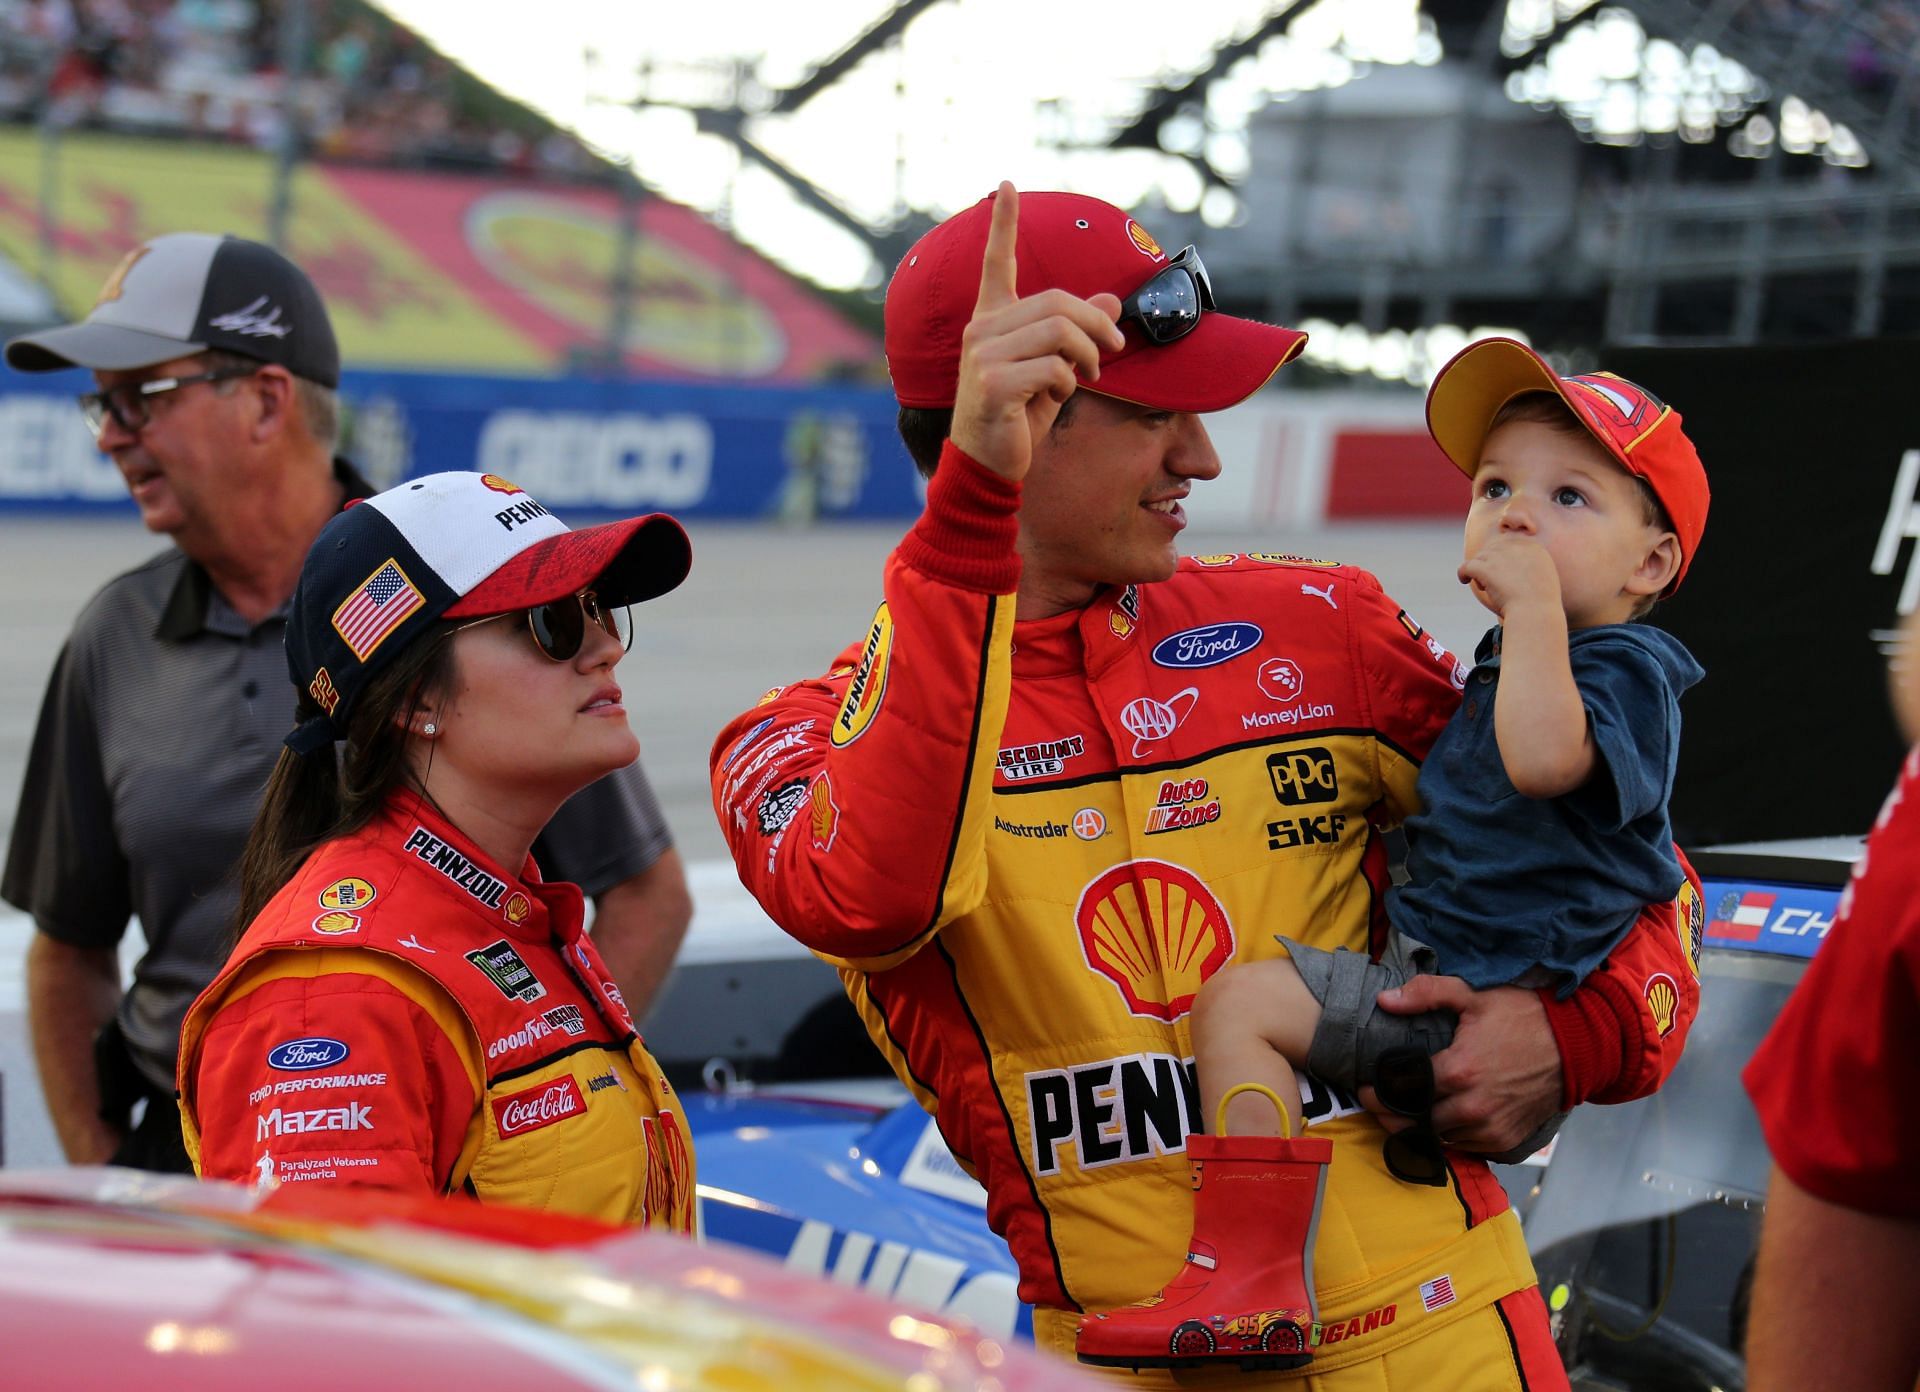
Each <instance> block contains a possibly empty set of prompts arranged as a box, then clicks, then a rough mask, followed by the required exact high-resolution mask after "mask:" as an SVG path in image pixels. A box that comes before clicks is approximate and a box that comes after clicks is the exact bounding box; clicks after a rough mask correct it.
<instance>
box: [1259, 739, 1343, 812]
mask: <svg viewBox="0 0 1920 1392" xmlns="http://www.w3.org/2000/svg"><path fill="white" fill-rule="evenodd" d="M1267 777H1269V778H1271V779H1272V780H1273V795H1274V797H1275V798H1277V799H1278V800H1279V801H1280V802H1281V803H1283V804H1284V805H1285V806H1288V807H1299V806H1302V805H1304V804H1306V803H1310V802H1334V801H1337V800H1338V799H1339V797H1340V775H1339V774H1338V773H1337V772H1335V770H1334V765H1333V751H1332V750H1330V749H1328V748H1326V746H1324V745H1318V744H1316V745H1313V746H1311V747H1309V748H1306V749H1287V750H1282V751H1281V752H1280V753H1278V754H1269V755H1268V756H1267Z"/></svg>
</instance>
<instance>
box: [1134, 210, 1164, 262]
mask: <svg viewBox="0 0 1920 1392" xmlns="http://www.w3.org/2000/svg"><path fill="white" fill-rule="evenodd" d="M1127 236H1129V237H1130V238H1132V239H1133V245H1134V247H1135V249H1137V250H1138V251H1139V252H1140V253H1141V254H1142V255H1143V256H1151V257H1152V258H1153V259H1154V260H1156V261H1158V260H1159V259H1160V258H1161V257H1163V256H1165V255H1166V252H1164V251H1162V250H1160V243H1158V242H1156V241H1154V239H1153V234H1152V233H1151V232H1149V231H1147V229H1146V228H1144V227H1142V226H1141V225H1140V224H1139V223H1137V222H1135V221H1134V220H1133V219H1132V218H1128V219H1127Z"/></svg>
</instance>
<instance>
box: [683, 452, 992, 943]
mask: <svg viewBox="0 0 1920 1392" xmlns="http://www.w3.org/2000/svg"><path fill="white" fill-rule="evenodd" d="M1019 501H1020V489H1019V486H1018V485H1017V484H1013V483H1009V482H1007V481H1006V480H1004V479H1001V478H999V477H998V476H997V475H995V474H992V473H990V472H989V471H987V470H986V469H983V468H982V467H980V466H979V465H978V464H975V463H974V462H973V461H972V460H970V459H968V458H967V457H966V456H965V455H964V454H962V453H961V452H960V451H959V450H957V449H956V448H954V446H953V445H952V444H951V443H949V444H948V445H947V447H946V451H945V453H944V454H943V455H942V457H941V460H940V467H939V469H938V470H937V471H936V472H935V474H934V478H933V482H932V484H931V486H930V487H929V488H928V490H927V506H926V510H925V511H924V512H923V513H922V515H921V517H920V519H919V521H917V522H916V523H915V524H914V526H913V528H912V529H911V530H910V531H909V532H908V533H907V535H906V537H905V538H904V539H903V540H902V541H901V543H900V545H899V547H898V548H896V549H895V551H894V553H893V555H892V556H891V557H890V558H889V559H888V562H887V568H886V574H885V580H884V594H885V602H884V603H883V604H882V605H881V607H880V610H879V612H878V613H876V614H875V616H874V620H873V623H872V625H871V627H870V628H869V630H868V633H867V636H866V639H865V641H864V642H863V643H862V644H861V645H860V647H859V648H858V649H857V651H856V652H855V653H853V654H851V655H850V656H849V658H848V660H847V661H844V662H843V663H842V664H841V665H839V666H836V667H835V668H834V669H833V670H832V671H830V672H829V673H828V674H827V675H826V676H824V677H819V678H816V679H814V680H812V681H804V682H800V683H798V684H796V685H793V686H790V687H786V688H783V689H781V690H779V691H776V692H770V693H768V695H767V697H765V698H764V699H763V701H762V703H761V705H760V706H759V707H757V708H756V709H754V710H751V711H748V712H747V713H746V714H744V715H742V716H740V717H739V718H738V719H736V720H734V721H732V722H731V723H730V724H729V725H728V726H727V727H726V728H725V729H723V730H722V731H721V732H720V736H719V738H718V740H717V741H716V742H715V744H714V747H713V755H712V761H711V765H710V771H711V774H712V780H713V798H714V810H715V812H716V813H717V814H718V816H719V818H720V825H721V828H722V830H723V831H724V832H725V834H726V837H727V844H728V846H729V848H730V849H731V850H732V852H733V858H734V863H735V865H736V866H737V867H738V869H739V872H740V878H741V881H742V883H744V884H745V885H746V886H747V888H748V889H749V890H751V891H752V892H753V895H754V897H755V898H756V899H758V900H759V901H760V904H761V906H762V907H763V908H765V909H766V911H767V913H768V915H769V916H771V917H772V919H773V920H774V922H776V923H778V924H779V925H780V926H781V927H782V928H784V929H785V930H786V931H787V932H788V933H790V934H792V935H793V936H794V937H795V938H797V939H798V940H799V941H800V942H802V943H804V944H805V945H806V946H808V947H810V948H812V949H813V950H814V951H815V952H817V953H818V954H820V955H821V956H822V957H825V958H826V959H827V960H828V961H831V962H834V963H836V964H838V965H841V966H854V967H860V968H863V969H866V970H869V971H878V970H883V969H885V968H887V967H890V966H892V965H894V964H896V963H898V962H900V961H902V960H904V959H905V958H907V957H908V956H910V955H911V954H912V953H913V952H915V951H916V950H917V949H918V948H919V947H920V946H921V945H922V944H923V943H924V942H925V941H926V940H927V938H928V937H929V936H930V935H931V934H933V933H934V932H935V931H937V930H938V929H939V928H940V927H941V926H942V925H944V924H946V923H948V922H951V921H952V920H953V919H955V918H958V917H959V916H961V915H962V914H965V913H966V912H968V911H969V910H970V909H972V908H974V907H975V906H976V905H978V903H979V902H980V900H981V898H982V897H983V896H984V894H985V891H986V833H987V829H988V823H989V818H990V816H991V813H990V810H989V807H988V802H989V795H990V790H991V787H992V780H993V770H994V758H995V754H996V751H997V749H998V740H999V734H1000V729H1001V726H1002V725H1003V724H1004V722H1005V720H1006V713H1007V698H1008V690H1009V662H1010V657H1011V648H1012V632H1013V610H1014V603H1013V593H1014V591H1015V589H1016V588H1018V585H1019V579H1020V562H1019V558H1018V556H1017V555H1016V554H1015V551H1014V540H1015V536H1016V531H1017V528H1016V523H1015V520H1014V514H1015V511H1016V509H1017V508H1018V507H1019Z"/></svg>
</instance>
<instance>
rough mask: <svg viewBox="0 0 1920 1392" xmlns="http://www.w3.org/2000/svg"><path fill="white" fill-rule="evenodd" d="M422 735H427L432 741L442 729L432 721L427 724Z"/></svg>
mask: <svg viewBox="0 0 1920 1392" xmlns="http://www.w3.org/2000/svg"><path fill="white" fill-rule="evenodd" d="M421 733H423V734H425V735H426V736H427V737H428V738H429V739H431V738H432V737H433V736H435V735H437V734H439V733H440V727H439V726H438V725H436V724H434V723H433V722H432V721H431V720H429V721H428V722H427V727H426V729H425V730H424V731H422V732H421Z"/></svg>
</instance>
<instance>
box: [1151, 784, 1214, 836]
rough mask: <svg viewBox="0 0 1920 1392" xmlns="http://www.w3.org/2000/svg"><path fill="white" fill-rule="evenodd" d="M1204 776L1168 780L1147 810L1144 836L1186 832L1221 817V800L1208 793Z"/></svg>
mask: <svg viewBox="0 0 1920 1392" xmlns="http://www.w3.org/2000/svg"><path fill="white" fill-rule="evenodd" d="M1207 793H1208V789H1207V780H1206V779H1204V778H1188V779H1184V780H1182V779H1168V780H1167V781H1166V782H1164V783H1162V784H1161V785H1160V795H1159V796H1158V797H1157V798H1156V799H1155V800H1154V804H1153V808H1152V810H1151V811H1149V812H1148V813H1147V835H1149V836H1158V835H1159V834H1160V833H1162V832H1166V831H1187V830H1190V829H1191V828H1193V827H1198V826H1205V825H1207V823H1209V822H1217V821H1219V820H1220V799H1219V798H1217V797H1209V796H1208V795H1207Z"/></svg>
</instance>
